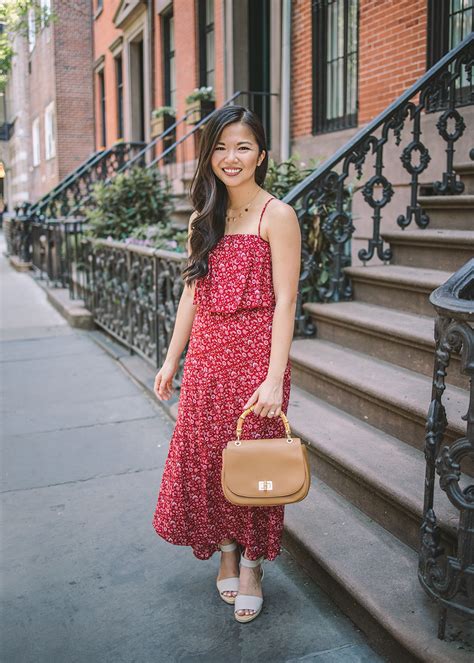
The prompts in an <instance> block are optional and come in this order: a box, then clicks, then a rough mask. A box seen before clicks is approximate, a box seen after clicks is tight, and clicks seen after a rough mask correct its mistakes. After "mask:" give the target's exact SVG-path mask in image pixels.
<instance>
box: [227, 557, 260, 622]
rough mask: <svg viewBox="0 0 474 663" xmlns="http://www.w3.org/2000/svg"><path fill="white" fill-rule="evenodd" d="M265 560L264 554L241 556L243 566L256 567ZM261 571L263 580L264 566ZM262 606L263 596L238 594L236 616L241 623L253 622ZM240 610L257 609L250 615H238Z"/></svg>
mask: <svg viewBox="0 0 474 663" xmlns="http://www.w3.org/2000/svg"><path fill="white" fill-rule="evenodd" d="M263 560H264V557H263V555H262V556H261V557H259V558H258V559H247V558H246V557H245V556H244V555H242V556H241V558H240V563H241V564H242V566H248V567H250V568H254V567H255V566H258V565H259V564H261V563H262V562H263ZM261 572H262V574H261V576H260V580H261V581H262V580H263V576H264V574H265V571H264V568H263V566H262V568H261ZM262 606H263V598H262V597H261V596H252V595H251V594H237V596H236V598H235V607H234V617H235V618H236V620H237V621H238V622H241V623H244V622H251V621H252V619H255V617H257V616H258V615H259V614H260V613H261V611H262ZM238 610H255V612H254V613H252V614H250V615H238V614H237V611H238Z"/></svg>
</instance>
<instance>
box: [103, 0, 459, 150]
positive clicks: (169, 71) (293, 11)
mask: <svg viewBox="0 0 474 663" xmlns="http://www.w3.org/2000/svg"><path fill="white" fill-rule="evenodd" d="M94 1H95V3H96V6H95V19H94V61H95V70H96V80H95V90H96V146H100V145H101V144H102V143H103V142H104V141H103V138H104V137H105V138H106V144H107V145H110V144H112V143H113V142H114V141H116V140H118V139H119V138H122V137H123V138H125V140H137V139H139V138H141V139H144V140H146V141H148V140H149V139H150V116H151V112H152V110H153V108H156V107H158V106H161V105H172V106H174V107H175V108H176V111H177V117H178V118H179V117H182V116H183V114H184V113H185V102H184V99H185V97H186V96H187V95H188V94H189V93H190V92H191V91H192V90H193V89H194V88H196V87H200V86H202V85H207V84H208V80H207V79H212V87H213V88H214V90H215V96H216V105H217V106H220V105H221V104H222V103H223V102H224V101H225V100H226V99H227V98H229V97H230V96H231V95H232V94H233V93H234V92H235V91H237V90H254V91H255V90H258V91H263V92H267V93H273V95H274V96H273V97H272V102H271V117H269V118H268V120H269V123H270V126H271V134H272V141H271V147H272V152H273V155H274V156H275V157H276V158H278V157H280V156H287V155H288V154H289V153H291V152H293V151H295V150H296V151H297V152H298V153H299V154H301V155H302V156H304V157H306V156H308V155H309V154H310V153H311V152H316V153H317V152H319V151H321V152H322V153H325V154H327V153H328V150H330V149H331V146H333V148H335V147H338V146H339V145H340V144H341V143H342V142H345V140H347V138H348V137H349V136H350V135H352V134H353V133H354V131H355V130H357V129H358V128H359V127H360V126H361V125H364V124H366V123H367V122H368V121H370V120H371V119H372V118H374V117H375V116H376V115H377V114H378V113H379V112H381V111H382V110H383V109H384V108H385V107H387V106H388V105H389V104H390V103H391V102H393V101H394V100H395V99H396V98H397V97H398V96H399V95H400V94H401V93H402V92H403V91H404V90H406V89H407V88H408V87H409V86H410V85H411V84H412V83H414V82H415V81H416V80H417V79H418V78H419V77H420V76H421V75H422V74H423V73H424V72H425V71H426V70H427V67H429V66H431V64H433V63H434V61H435V60H433V57H431V62H430V55H429V54H430V53H431V54H433V53H438V57H441V55H442V54H443V52H446V50H447V49H448V48H452V47H453V46H454V45H455V44H456V43H458V42H459V41H460V40H461V39H462V38H463V37H464V36H465V35H466V34H468V32H469V31H470V29H472V9H471V10H470V13H469V11H465V12H464V13H463V10H462V8H461V9H459V10H458V11H457V12H454V11H453V12H452V13H451V14H450V8H449V7H450V5H449V3H437V2H432V1H428V2H427V1H426V0H400V1H398V0H384V1H383V2H379V1H378V0H320V1H319V2H312V1H311V0H292V1H290V0H271V1H270V0H259V1H258V2H255V0H239V1H236V0H174V1H170V0H155V1H154V2H144V1H141V0H128V1H127V2H124V0H122V1H121V0H109V1H108V2H101V0H94ZM441 14H442V16H441ZM441 19H442V20H441ZM429 20H431V22H432V24H433V25H434V24H436V23H443V24H444V25H446V26H448V27H447V28H446V29H449V30H450V33H449V35H448V37H446V35H443V34H441V33H440V32H439V31H437V30H429V26H428V21H429ZM285 21H289V23H290V25H289V32H290V44H289V49H288V48H286V49H285V44H284V34H285ZM137 31H138V34H139V36H138V37H137ZM137 39H138V40H139V41H140V40H146V39H148V40H149V43H148V46H146V45H144V46H143V48H142V50H141V51H140V52H141V53H143V61H142V63H141V66H140V67H137V66H135V67H134V65H133V58H134V55H133V48H134V40H135V43H136V40H137ZM120 40H121V41H120ZM436 40H438V41H439V42H440V43H439V44H437V43H435V42H436ZM430 42H431V43H430ZM118 43H121V44H122V47H121V50H122V52H123V57H125V58H126V59H127V62H125V60H124V66H123V85H124V97H123V99H124V101H123V104H124V107H123V117H124V122H123V125H124V126H123V131H122V132H121V131H118V130H117V124H116V118H117V114H118V110H117V86H118V81H117V69H116V67H114V44H115V45H116V48H117V44H118ZM170 44H171V46H170ZM210 49H212V52H210ZM285 53H288V55H285ZM285 57H288V58H289V68H286V69H285ZM435 59H436V58H435ZM286 64H288V63H286ZM288 69H289V72H290V74H289V77H290V80H291V84H290V85H289V86H287V85H288V81H285V76H287V75H288V74H285V73H284V72H285V71H288ZM101 72H102V73H101ZM133 72H135V74H138V76H141V78H142V81H143V82H142V85H143V89H144V90H145V93H144V94H143V99H142V105H140V104H139V103H137V102H136V100H135V102H134V101H133V100H134V95H133V93H132V92H131V90H130V86H133V85H134V84H135V85H136V80H135V81H134V75H133ZM104 79H105V80H104ZM101 86H102V88H101ZM331 86H332V87H331ZM288 87H289V89H290V90H291V100H290V109H291V111H290V113H289V116H288V114H285V113H284V112H282V109H283V106H284V104H282V98H281V95H282V94H285V90H286V89H288ZM127 88H129V89H128V92H127ZM101 89H102V92H101ZM104 90H105V93H103V92H104ZM241 103H245V101H244V100H241ZM101 104H102V105H101ZM344 105H345V106H344ZM137 113H138V114H140V115H141V116H142V117H141V119H140V122H138V124H139V125H140V126H141V127H142V130H141V133H140V132H137V130H136V126H137V119H136V115H137ZM285 123H286V124H287V125H288V128H289V133H290V136H291V141H290V144H289V145H282V144H281V140H284V136H285V135H287V134H288V131H287V133H286V134H285V133H284V128H285ZM104 126H105V133H104ZM267 129H268V127H267ZM121 133H123V136H121V135H120V134H121ZM139 134H140V135H139ZM178 138H179V133H178Z"/></svg>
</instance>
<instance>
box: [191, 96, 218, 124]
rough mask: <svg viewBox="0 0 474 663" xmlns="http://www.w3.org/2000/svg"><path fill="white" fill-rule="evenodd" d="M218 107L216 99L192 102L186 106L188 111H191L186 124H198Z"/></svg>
mask: <svg viewBox="0 0 474 663" xmlns="http://www.w3.org/2000/svg"><path fill="white" fill-rule="evenodd" d="M215 107H216V102H215V101H202V100H198V101H193V103H192V104H189V106H188V107H187V108H186V113H189V115H188V117H187V118H186V124H197V123H198V122H200V121H201V120H202V118H203V117H206V115H209V113H212V111H213V110H214V109H215Z"/></svg>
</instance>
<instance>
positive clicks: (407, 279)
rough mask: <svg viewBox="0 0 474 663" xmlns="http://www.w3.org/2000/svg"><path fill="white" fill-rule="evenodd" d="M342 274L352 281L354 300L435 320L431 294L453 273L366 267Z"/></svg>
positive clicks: (389, 266)
mask: <svg viewBox="0 0 474 663" xmlns="http://www.w3.org/2000/svg"><path fill="white" fill-rule="evenodd" d="M344 271H345V272H346V273H347V274H348V275H349V276H350V277H351V279H352V284H353V290H354V299H357V300H358V301H362V302H368V303H370V304H378V305H379V306H387V307H389V308H394V309H397V310H401V311H407V312H411V313H416V314H418V315H428V316H436V310H435V308H434V307H433V306H432V305H431V303H430V301H429V296H430V294H431V293H432V292H433V290H435V288H438V287H439V286H440V285H442V284H443V283H445V281H447V280H448V279H449V277H450V276H452V272H447V271H442V270H437V269H426V268H424V267H406V266H404V265H365V266H362V267H361V266H358V267H346V268H345V270H344Z"/></svg>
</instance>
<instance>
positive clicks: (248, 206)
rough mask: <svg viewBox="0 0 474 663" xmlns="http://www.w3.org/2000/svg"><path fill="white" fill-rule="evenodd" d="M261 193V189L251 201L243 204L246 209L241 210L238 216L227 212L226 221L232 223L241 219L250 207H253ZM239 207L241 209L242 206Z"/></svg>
mask: <svg viewBox="0 0 474 663" xmlns="http://www.w3.org/2000/svg"><path fill="white" fill-rule="evenodd" d="M259 193H260V189H259V190H258V191H257V193H256V195H255V196H254V197H253V198H252V200H251V201H250V202H249V203H247V204H246V205H243V207H244V210H243V211H242V212H240V214H239V215H238V216H231V215H230V214H229V213H227V214H226V215H225V220H226V223H230V222H231V221H232V222H234V221H236V220H237V219H240V218H241V217H242V215H243V214H245V212H248V211H249V209H250V207H251V205H252V203H253V202H254V200H255V199H256V198H257V196H258V194H259ZM238 209H241V208H240V207H239V208H238Z"/></svg>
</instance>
